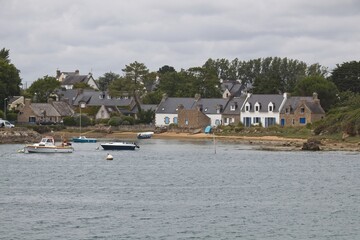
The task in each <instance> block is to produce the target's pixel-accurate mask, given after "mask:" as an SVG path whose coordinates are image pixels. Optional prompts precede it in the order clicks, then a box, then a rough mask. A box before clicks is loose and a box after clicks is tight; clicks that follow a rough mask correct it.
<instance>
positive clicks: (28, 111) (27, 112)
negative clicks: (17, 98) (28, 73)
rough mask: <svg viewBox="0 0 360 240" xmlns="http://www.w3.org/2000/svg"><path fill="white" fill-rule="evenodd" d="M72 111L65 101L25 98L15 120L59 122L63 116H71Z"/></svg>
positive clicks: (23, 121) (21, 121) (20, 121)
mask: <svg viewBox="0 0 360 240" xmlns="http://www.w3.org/2000/svg"><path fill="white" fill-rule="evenodd" d="M73 114H74V111H73V110H72V108H71V106H70V105H69V104H68V103H66V102H53V101H51V100H50V101H49V102H48V103H32V102H31V99H25V102H24V106H23V107H22V108H21V109H20V111H19V114H18V118H17V121H18V122H19V123H40V124H41V123H60V122H62V120H63V118H64V117H67V116H72V115H73Z"/></svg>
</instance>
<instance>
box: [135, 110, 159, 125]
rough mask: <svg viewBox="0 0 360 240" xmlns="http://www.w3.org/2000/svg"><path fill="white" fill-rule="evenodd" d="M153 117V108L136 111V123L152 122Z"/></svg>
mask: <svg viewBox="0 0 360 240" xmlns="http://www.w3.org/2000/svg"><path fill="white" fill-rule="evenodd" d="M154 118H155V111H154V110H151V109H149V110H146V111H145V110H141V111H140V112H139V113H138V120H137V121H136V123H144V124H149V123H152V121H153V120H154Z"/></svg>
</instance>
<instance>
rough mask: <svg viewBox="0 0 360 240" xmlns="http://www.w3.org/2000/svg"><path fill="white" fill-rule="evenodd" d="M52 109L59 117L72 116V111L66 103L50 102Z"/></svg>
mask: <svg viewBox="0 0 360 240" xmlns="http://www.w3.org/2000/svg"><path fill="white" fill-rule="evenodd" d="M52 105H53V107H54V108H55V109H56V111H57V112H58V113H60V115H61V116H72V115H74V110H72V108H71V107H70V105H69V104H67V103H66V102H62V101H59V102H52Z"/></svg>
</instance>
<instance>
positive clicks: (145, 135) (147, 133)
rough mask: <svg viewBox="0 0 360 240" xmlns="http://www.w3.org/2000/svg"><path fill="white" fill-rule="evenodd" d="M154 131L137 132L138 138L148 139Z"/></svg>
mask: <svg viewBox="0 0 360 240" xmlns="http://www.w3.org/2000/svg"><path fill="white" fill-rule="evenodd" d="M153 134H154V132H142V133H138V134H137V138H138V139H148V138H151V137H152V136H153Z"/></svg>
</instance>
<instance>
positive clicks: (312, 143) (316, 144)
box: [301, 139, 321, 151]
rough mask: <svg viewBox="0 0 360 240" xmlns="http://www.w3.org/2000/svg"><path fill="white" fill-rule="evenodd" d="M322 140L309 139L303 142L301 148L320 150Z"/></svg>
mask: <svg viewBox="0 0 360 240" xmlns="http://www.w3.org/2000/svg"><path fill="white" fill-rule="evenodd" d="M320 145H321V142H320V141H319V140H316V139H308V140H307V141H306V142H304V143H303V146H302V148H301V150H304V151H320V150H321V149H320Z"/></svg>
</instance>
